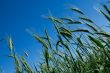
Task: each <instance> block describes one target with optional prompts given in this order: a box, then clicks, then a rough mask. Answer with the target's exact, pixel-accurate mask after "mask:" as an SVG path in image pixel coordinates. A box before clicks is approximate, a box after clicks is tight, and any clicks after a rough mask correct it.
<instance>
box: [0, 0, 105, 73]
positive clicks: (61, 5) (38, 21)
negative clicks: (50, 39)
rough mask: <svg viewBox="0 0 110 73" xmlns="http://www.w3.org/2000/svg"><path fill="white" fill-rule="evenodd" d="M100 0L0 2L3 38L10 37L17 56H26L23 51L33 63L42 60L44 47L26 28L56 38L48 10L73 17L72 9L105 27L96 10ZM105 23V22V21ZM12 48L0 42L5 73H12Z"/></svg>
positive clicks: (12, 0) (0, 59) (19, 0)
mask: <svg viewBox="0 0 110 73" xmlns="http://www.w3.org/2000/svg"><path fill="white" fill-rule="evenodd" d="M99 1H100V0H0V38H6V36H7V35H8V34H10V35H11V36H12V38H13V40H14V45H15V48H16V51H17V53H18V54H21V55H24V54H23V50H27V51H28V53H29V55H30V56H29V59H28V61H30V60H31V62H32V63H33V62H36V63H39V61H41V53H42V48H41V45H40V44H38V43H37V42H36V41H35V40H34V39H33V38H32V36H31V35H29V34H28V33H27V32H26V29H27V28H28V29H31V30H32V31H34V32H36V33H37V34H38V35H43V32H44V29H45V28H47V29H48V31H49V34H50V35H52V36H53V35H54V33H53V27H52V24H51V23H50V22H49V21H48V20H47V19H45V18H43V16H44V15H48V9H49V10H51V12H52V14H53V15H54V16H56V17H59V16H71V15H72V13H69V9H68V8H69V6H72V5H73V6H77V7H79V8H80V9H81V10H83V11H84V12H85V13H86V14H87V16H88V17H90V18H92V19H93V20H94V21H97V22H96V23H98V24H103V23H104V21H103V20H104V19H103V18H101V16H100V14H99V13H97V12H96V11H95V10H94V9H93V7H94V6H97V2H99ZM102 21H103V22H102ZM8 54H9V49H8V47H7V43H6V41H2V42H0V67H1V68H3V69H4V71H5V73H14V72H13V66H12V65H13V63H12V62H13V60H10V58H8V57H7V55H8Z"/></svg>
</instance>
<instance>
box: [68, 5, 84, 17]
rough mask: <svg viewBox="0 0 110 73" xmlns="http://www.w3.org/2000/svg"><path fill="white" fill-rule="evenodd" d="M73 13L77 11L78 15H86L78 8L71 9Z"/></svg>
mask: <svg viewBox="0 0 110 73" xmlns="http://www.w3.org/2000/svg"><path fill="white" fill-rule="evenodd" d="M70 9H71V10H72V11H75V12H77V13H79V14H82V15H84V13H83V12H82V11H81V10H80V9H78V8H76V7H73V8H70Z"/></svg>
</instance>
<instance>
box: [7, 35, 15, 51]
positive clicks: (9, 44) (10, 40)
mask: <svg viewBox="0 0 110 73" xmlns="http://www.w3.org/2000/svg"><path fill="white" fill-rule="evenodd" d="M7 41H8V47H9V49H10V51H13V49H14V48H13V41H12V38H11V37H8V39H7Z"/></svg>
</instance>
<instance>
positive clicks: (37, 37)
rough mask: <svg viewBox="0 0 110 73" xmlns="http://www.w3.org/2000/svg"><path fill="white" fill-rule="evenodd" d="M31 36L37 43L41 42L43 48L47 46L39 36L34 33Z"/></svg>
mask: <svg viewBox="0 0 110 73" xmlns="http://www.w3.org/2000/svg"><path fill="white" fill-rule="evenodd" d="M33 37H34V38H35V39H36V40H37V41H38V42H39V43H41V44H42V45H43V46H44V47H45V48H48V45H47V43H46V42H45V41H44V40H42V39H41V38H40V37H39V36H37V35H36V34H33Z"/></svg>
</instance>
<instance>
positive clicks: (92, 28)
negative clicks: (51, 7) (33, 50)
mask: <svg viewBox="0 0 110 73" xmlns="http://www.w3.org/2000/svg"><path fill="white" fill-rule="evenodd" d="M101 6H102V8H99V9H98V11H99V12H100V13H101V14H102V15H103V16H104V17H105V18H106V19H107V21H108V22H110V8H109V6H108V4H101ZM70 10H71V11H73V12H75V13H78V16H77V19H72V18H65V17H63V18H55V17H53V16H52V15H51V14H50V16H49V17H48V19H49V20H51V21H52V24H53V25H54V27H55V30H56V35H57V37H56V39H55V40H54V39H51V38H50V36H49V35H48V32H47V30H45V34H44V36H43V37H41V36H38V35H36V34H32V36H33V37H34V38H35V39H36V40H37V41H38V42H39V43H41V44H42V45H43V58H44V59H43V62H42V63H40V66H39V67H37V66H36V65H33V66H34V68H33V67H31V66H32V65H30V64H29V63H28V62H27V61H26V59H25V57H20V56H18V55H16V52H15V49H14V47H13V42H12V39H11V37H9V38H8V44H9V48H10V51H11V54H10V55H9V57H11V58H12V59H14V63H15V73H110V34H109V32H107V31H104V30H103V28H100V27H99V26H98V25H97V24H96V23H95V22H94V21H93V20H91V19H89V18H88V17H87V16H86V15H85V14H84V13H83V11H81V10H80V9H78V8H70ZM76 25H81V27H78V28H77V29H74V26H76ZM108 26H109V25H108ZM70 27H71V28H70ZM108 28H109V27H108ZM53 41H54V42H53ZM25 54H26V56H28V54H27V53H26V52H25Z"/></svg>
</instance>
